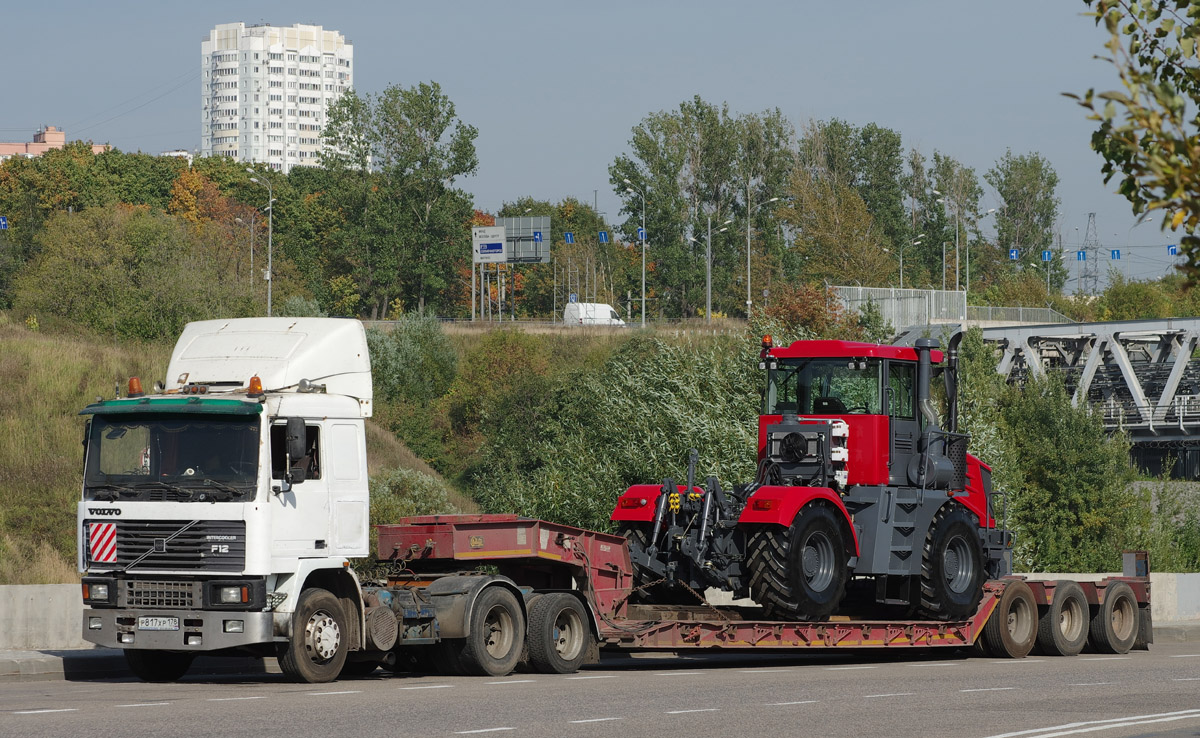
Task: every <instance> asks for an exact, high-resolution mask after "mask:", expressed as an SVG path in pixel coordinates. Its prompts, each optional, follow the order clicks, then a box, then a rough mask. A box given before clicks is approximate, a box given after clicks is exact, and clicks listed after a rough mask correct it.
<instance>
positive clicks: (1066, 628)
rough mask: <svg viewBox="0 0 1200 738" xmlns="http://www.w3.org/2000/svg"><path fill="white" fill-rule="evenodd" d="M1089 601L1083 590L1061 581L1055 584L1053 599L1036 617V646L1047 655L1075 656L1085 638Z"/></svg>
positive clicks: (1068, 582)
mask: <svg viewBox="0 0 1200 738" xmlns="http://www.w3.org/2000/svg"><path fill="white" fill-rule="evenodd" d="M1088 615H1089V610H1088V601H1087V596H1086V595H1084V593H1083V587H1080V586H1079V584H1078V583H1076V582H1072V581H1070V580H1067V579H1064V580H1062V581H1059V582H1055V583H1054V600H1053V601H1052V602H1051V603H1050V606H1049V607H1047V608H1046V610H1045V612H1043V613H1042V615H1041V617H1040V618H1038V634H1037V643H1038V646H1039V647H1040V648H1041V649H1042V652H1043V653H1046V654H1048V655H1050V656H1075V655H1076V654H1078V653H1079V652H1080V651H1082V650H1083V647H1084V645H1086V644H1087V638H1088Z"/></svg>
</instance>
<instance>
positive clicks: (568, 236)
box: [563, 231, 575, 243]
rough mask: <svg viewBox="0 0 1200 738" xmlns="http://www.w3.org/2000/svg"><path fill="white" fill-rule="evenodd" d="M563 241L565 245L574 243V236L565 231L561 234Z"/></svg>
mask: <svg viewBox="0 0 1200 738" xmlns="http://www.w3.org/2000/svg"><path fill="white" fill-rule="evenodd" d="M563 240H564V241H566V242H567V243H575V234H574V233H571V232H570V231H567V232H566V233H564V234H563Z"/></svg>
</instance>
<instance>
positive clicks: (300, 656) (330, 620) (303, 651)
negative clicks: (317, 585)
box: [279, 589, 348, 684]
mask: <svg viewBox="0 0 1200 738" xmlns="http://www.w3.org/2000/svg"><path fill="white" fill-rule="evenodd" d="M347 646H348V644H347V643H346V614H345V613H344V612H343V611H342V603H341V602H340V601H339V600H338V598H337V597H334V596H333V594H332V593H330V592H329V591H327V590H324V589H306V590H304V591H303V592H302V593H300V599H299V601H298V602H297V603H296V612H295V614H294V615H293V616H292V635H291V637H290V638H288V640H287V641H286V642H285V643H282V644H280V645H279V668H280V670H281V671H282V672H283V673H284V674H285V675H287V677H288V678H290V679H292V680H293V681H297V682H308V683H309V684H318V683H321V682H332V681H333V680H334V679H337V678H338V675H339V674H341V673H342V667H343V666H344V665H345V663H346V652H347Z"/></svg>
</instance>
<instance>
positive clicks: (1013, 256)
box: [1008, 249, 1021, 261]
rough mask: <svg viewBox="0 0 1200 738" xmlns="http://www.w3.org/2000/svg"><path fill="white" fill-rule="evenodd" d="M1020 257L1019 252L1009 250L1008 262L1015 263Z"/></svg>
mask: <svg viewBox="0 0 1200 738" xmlns="http://www.w3.org/2000/svg"><path fill="white" fill-rule="evenodd" d="M1020 257H1021V253H1020V252H1019V251H1017V250H1016V249H1009V250H1008V258H1009V259H1010V260H1012V261H1016V260H1017V259H1019V258H1020Z"/></svg>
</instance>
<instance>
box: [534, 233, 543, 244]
mask: <svg viewBox="0 0 1200 738" xmlns="http://www.w3.org/2000/svg"><path fill="white" fill-rule="evenodd" d="M533 242H534V243H541V242H542V232H541V231H534V232H533Z"/></svg>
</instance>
